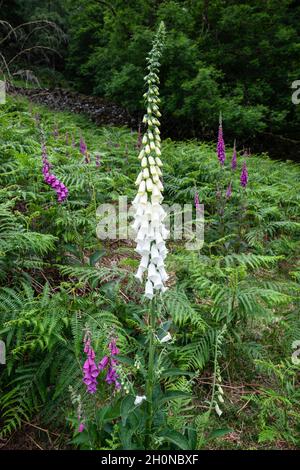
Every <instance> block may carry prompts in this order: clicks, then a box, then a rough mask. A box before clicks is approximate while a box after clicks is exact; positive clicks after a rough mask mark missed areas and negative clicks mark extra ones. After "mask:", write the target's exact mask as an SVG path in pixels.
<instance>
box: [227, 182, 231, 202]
mask: <svg viewBox="0 0 300 470" xmlns="http://www.w3.org/2000/svg"><path fill="white" fill-rule="evenodd" d="M231 194H232V185H231V182H230V183H229V185H228V188H227V191H226V197H227V199H229V198H230V197H231Z"/></svg>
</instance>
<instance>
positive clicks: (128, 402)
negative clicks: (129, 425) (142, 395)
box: [121, 396, 135, 426]
mask: <svg viewBox="0 0 300 470" xmlns="http://www.w3.org/2000/svg"><path fill="white" fill-rule="evenodd" d="M134 408H135V406H134V397H133V396H127V397H125V398H124V400H123V401H122V404H121V416H122V424H123V426H126V422H127V418H128V416H129V414H130V413H131V412H132V411H133V410H134Z"/></svg>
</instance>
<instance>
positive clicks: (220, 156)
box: [217, 114, 226, 165]
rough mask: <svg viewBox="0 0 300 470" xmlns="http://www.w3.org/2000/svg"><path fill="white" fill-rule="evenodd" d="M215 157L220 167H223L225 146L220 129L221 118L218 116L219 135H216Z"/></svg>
mask: <svg viewBox="0 0 300 470" xmlns="http://www.w3.org/2000/svg"><path fill="white" fill-rule="evenodd" d="M217 155H218V159H219V162H220V164H221V165H224V163H225V158H226V154H225V144H224V138H223V127H222V116H221V114H220V119H219V134H218V145H217Z"/></svg>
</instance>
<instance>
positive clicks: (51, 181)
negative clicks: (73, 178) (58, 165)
mask: <svg viewBox="0 0 300 470" xmlns="http://www.w3.org/2000/svg"><path fill="white" fill-rule="evenodd" d="M42 161H43V169H42V173H43V175H44V181H45V183H46V184H48V185H49V186H51V188H53V189H54V191H55V192H56V194H57V201H58V202H59V203H60V202H63V201H64V200H65V199H66V198H67V197H68V193H69V191H68V189H67V188H66V186H65V185H64V184H63V183H62V182H61V181H59V179H58V178H56V176H55V175H53V174H51V173H50V170H51V164H50V163H49V161H48V157H47V149H46V145H45V143H43V144H42Z"/></svg>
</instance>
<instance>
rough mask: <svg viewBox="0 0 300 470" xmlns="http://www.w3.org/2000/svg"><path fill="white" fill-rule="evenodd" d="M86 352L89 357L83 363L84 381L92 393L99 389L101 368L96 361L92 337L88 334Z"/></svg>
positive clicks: (85, 343)
mask: <svg viewBox="0 0 300 470" xmlns="http://www.w3.org/2000/svg"><path fill="white" fill-rule="evenodd" d="M84 352H85V353H86V355H87V359H86V361H85V363H84V364H83V382H84V383H85V385H86V387H87V391H88V393H91V394H92V393H96V391H97V377H98V375H99V369H98V367H97V366H96V363H95V352H94V350H93V348H92V347H91V339H90V337H89V336H88V335H87V336H86V337H85V339H84Z"/></svg>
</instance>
